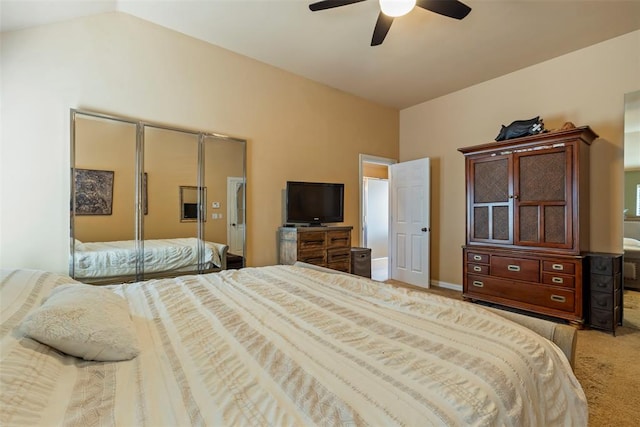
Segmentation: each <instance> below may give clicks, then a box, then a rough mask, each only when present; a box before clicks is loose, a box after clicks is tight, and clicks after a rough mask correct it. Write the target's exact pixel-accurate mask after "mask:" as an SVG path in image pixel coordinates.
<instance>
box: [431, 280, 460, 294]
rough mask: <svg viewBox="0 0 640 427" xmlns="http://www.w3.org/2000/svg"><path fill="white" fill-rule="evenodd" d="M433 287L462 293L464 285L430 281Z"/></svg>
mask: <svg viewBox="0 0 640 427" xmlns="http://www.w3.org/2000/svg"><path fill="white" fill-rule="evenodd" d="M429 283H430V284H431V286H437V287H438V288H445V289H452V290H454V291H460V292H462V285H456V284H455V283H447V282H441V281H440V280H430V281H429Z"/></svg>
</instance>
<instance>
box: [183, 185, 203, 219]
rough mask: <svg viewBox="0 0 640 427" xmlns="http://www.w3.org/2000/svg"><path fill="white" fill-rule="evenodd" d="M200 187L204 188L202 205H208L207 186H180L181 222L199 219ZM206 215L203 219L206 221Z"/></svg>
mask: <svg viewBox="0 0 640 427" xmlns="http://www.w3.org/2000/svg"><path fill="white" fill-rule="evenodd" d="M198 189H200V190H202V195H201V197H202V205H203V206H206V205H207V187H190V186H180V222H195V221H197V220H198ZM206 220H207V217H206V215H203V216H202V221H206Z"/></svg>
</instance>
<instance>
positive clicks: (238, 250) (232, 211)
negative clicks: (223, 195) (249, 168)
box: [227, 176, 245, 256]
mask: <svg viewBox="0 0 640 427" xmlns="http://www.w3.org/2000/svg"><path fill="white" fill-rule="evenodd" d="M227 221H228V222H227V245H229V252H230V253H232V254H235V255H241V256H242V255H244V224H245V220H244V179H243V178H238V177H231V176H230V177H227Z"/></svg>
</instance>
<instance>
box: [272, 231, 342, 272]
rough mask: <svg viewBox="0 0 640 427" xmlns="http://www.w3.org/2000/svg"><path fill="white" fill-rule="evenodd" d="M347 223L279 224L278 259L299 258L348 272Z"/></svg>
mask: <svg viewBox="0 0 640 427" xmlns="http://www.w3.org/2000/svg"><path fill="white" fill-rule="evenodd" d="M351 230H353V227H350V226H342V227H341V226H320V227H318V226H315V225H311V224H310V225H309V226H302V227H280V229H279V230H278V240H279V242H278V246H279V263H280V264H288V265H291V264H294V263H295V262H296V261H302V262H306V263H309V264H314V265H319V266H321V267H327V268H331V269H333V270H339V271H344V272H346V273H350V272H351Z"/></svg>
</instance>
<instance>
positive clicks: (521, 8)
mask: <svg viewBox="0 0 640 427" xmlns="http://www.w3.org/2000/svg"><path fill="white" fill-rule="evenodd" d="M313 1H315V0H310V1H305V0H199V1H198V0H181V1H178V0H85V1H79V0H49V1H38V0H1V1H0V17H1V20H0V28H1V29H2V31H11V30H15V29H20V28H27V27H30V26H35V25H41V24H46V23H50V22H55V21H61V20H65V19H70V18H74V17H78V16H84V15H89V14H94V13H102V12H111V11H116V10H117V11H121V12H125V13H129V14H131V15H134V16H137V17H139V18H142V19H145V20H148V21H151V22H154V23H156V24H159V25H162V26H164V27H167V28H171V29H174V30H176V31H180V32H182V33H185V34H188V35H190V36H193V37H196V38H198V39H202V40H205V41H208V42H210V43H212V44H215V45H218V46H221V47H223V48H226V49H228V50H231V51H234V52H237V53H240V54H242V55H246V56H249V57H251V58H255V59H257V60H259V61H262V62H265V63H267V64H271V65H274V66H276V67H278V68H281V69H284V70H287V71H290V72H292V73H295V74H298V75H301V76H305V77H307V78H309V79H312V80H315V81H318V82H321V83H324V84H327V85H329V86H332V87H334V88H337V89H340V90H343V91H345V92H349V93H352V94H354V95H357V96H360V97H363V98H366V99H369V100H372V101H374V102H377V103H380V104H383V105H387V106H391V107H395V108H399V109H402V108H406V107H409V106H412V105H415V104H419V103H421V102H424V101H426V100H429V99H433V98H436V97H438V96H441V95H445V94H447V93H451V92H454V91H456V90H459V89H462V88H465V87H468V86H471V85H474V84H477V83H480V82H483V81H486V80H489V79H492V78H495V77H499V76H502V75H504V74H507V73H510V72H512V71H515V70H518V69H521V68H524V67H527V66H529V65H532V64H535V63H538V62H542V61H545V60H547V59H551V58H554V57H557V56H560V55H563V54H565V53H568V52H571V51H574V50H577V49H581V48H583V47H586V46H589V45H592V44H595V43H598V42H600V41H604V40H607V39H609V38H612V37H616V36H618V35H622V34H625V33H628V32H631V31H634V30H636V29H640V0H599V1H590V0H463V2H464V3H465V4H467V5H468V6H470V7H471V8H472V11H471V13H470V14H469V15H468V16H467V17H466V18H465V19H463V20H462V21H458V20H454V19H450V18H446V17H443V16H440V15H437V14H434V13H432V12H429V11H426V10H424V9H420V8H415V9H414V10H413V11H412V12H411V13H409V14H408V15H406V16H404V17H401V18H396V20H395V21H394V23H393V25H392V27H391V30H390V31H389V34H388V35H387V38H386V39H385V41H384V43H383V44H382V45H380V46H377V47H371V46H369V44H370V41H371V34H372V32H373V28H374V26H375V22H376V19H377V15H378V12H379V5H378V1H377V0H368V1H365V2H361V3H356V4H352V5H349V6H343V7H339V8H334V9H330V10H325V11H318V12H311V11H309V8H308V5H309V4H310V3H312V2H313ZM638 48H639V49H640V46H639V47H638Z"/></svg>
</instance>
